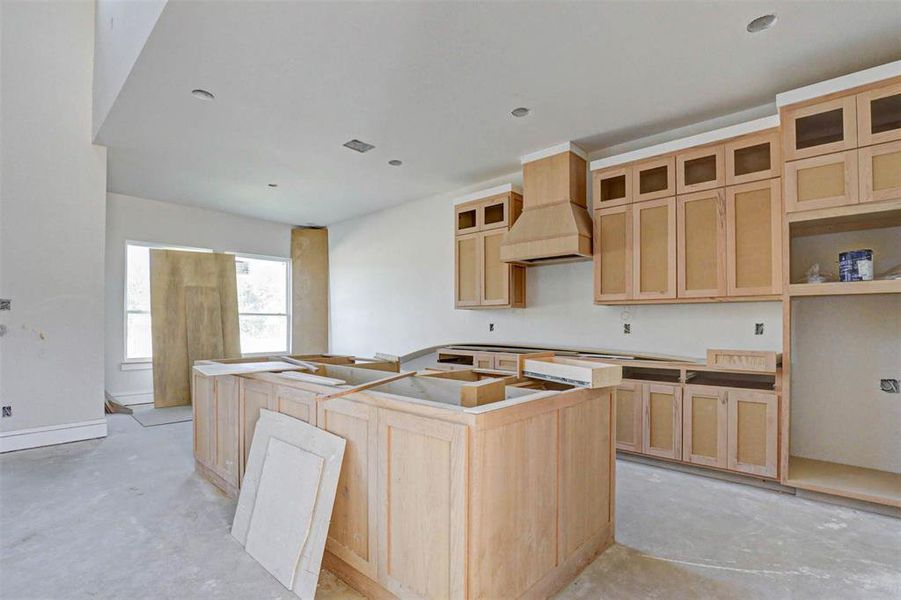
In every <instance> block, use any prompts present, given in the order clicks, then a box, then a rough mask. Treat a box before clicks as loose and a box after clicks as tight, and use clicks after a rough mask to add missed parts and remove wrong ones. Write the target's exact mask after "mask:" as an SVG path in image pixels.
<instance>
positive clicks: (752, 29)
mask: <svg viewBox="0 0 901 600" xmlns="http://www.w3.org/2000/svg"><path fill="white" fill-rule="evenodd" d="M775 22H776V15H763V16H762V17H757V18H756V19H754V20H753V21H751V22H750V23H748V27H747V30H748V33H759V32H761V31H763V30H765V29H769V28H770V27H772V26H773V23H775Z"/></svg>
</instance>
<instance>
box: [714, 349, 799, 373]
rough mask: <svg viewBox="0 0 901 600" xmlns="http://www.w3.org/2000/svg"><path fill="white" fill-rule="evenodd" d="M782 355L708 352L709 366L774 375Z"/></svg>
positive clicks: (761, 351) (767, 352)
mask: <svg viewBox="0 0 901 600" xmlns="http://www.w3.org/2000/svg"><path fill="white" fill-rule="evenodd" d="M781 361H782V354H780V353H779V352H771V351H766V350H719V349H714V348H709V349H708V350H707V366H708V367H715V368H718V369H729V370H730V371H754V372H766V373H774V372H775V371H776V367H777V366H778V365H779V364H780V362H781Z"/></svg>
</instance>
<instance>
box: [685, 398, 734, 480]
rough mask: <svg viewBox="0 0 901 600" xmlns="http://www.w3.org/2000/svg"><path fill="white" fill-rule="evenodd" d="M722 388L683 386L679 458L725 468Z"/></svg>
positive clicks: (725, 419)
mask: <svg viewBox="0 0 901 600" xmlns="http://www.w3.org/2000/svg"><path fill="white" fill-rule="evenodd" d="M727 412H728V407H727V405H726V391H725V390H724V389H722V388H714V387H703V386H685V391H684V395H683V398H682V460H684V461H686V462H690V463H695V464H699V465H708V466H711V467H720V468H723V469H725V468H726V467H727V465H728V461H727V460H726V454H727V450H728V448H727V444H726V437H727V434H728V419H727Z"/></svg>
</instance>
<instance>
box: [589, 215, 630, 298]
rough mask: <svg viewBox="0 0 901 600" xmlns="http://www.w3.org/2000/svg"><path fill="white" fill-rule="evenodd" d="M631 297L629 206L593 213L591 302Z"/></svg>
mask: <svg viewBox="0 0 901 600" xmlns="http://www.w3.org/2000/svg"><path fill="white" fill-rule="evenodd" d="M631 298H632V207H631V206H628V205H623V206H618V207H615V208H604V209H601V210H596V211H594V299H595V301H596V302H604V301H608V300H628V299H631Z"/></svg>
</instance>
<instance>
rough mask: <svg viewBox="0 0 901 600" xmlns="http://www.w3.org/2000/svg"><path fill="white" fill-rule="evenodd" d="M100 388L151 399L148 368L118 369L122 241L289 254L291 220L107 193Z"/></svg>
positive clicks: (130, 398)
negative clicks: (103, 356) (102, 380)
mask: <svg viewBox="0 0 901 600" xmlns="http://www.w3.org/2000/svg"><path fill="white" fill-rule="evenodd" d="M106 221H107V228H106V248H107V252H106V391H107V392H108V393H109V394H110V395H112V396H113V397H114V398H116V400H118V401H120V402H123V403H126V404H134V403H138V402H152V401H153V397H152V394H153V372H152V371H151V370H150V365H149V363H148V364H145V365H143V368H141V369H139V370H122V369H123V367H122V363H123V361H124V360H125V315H124V312H125V308H124V304H125V242H126V241H137V242H156V243H161V244H173V245H178V246H195V247H199V248H210V249H212V250H214V251H216V252H241V253H247V254H263V255H266V256H279V257H284V258H289V257H290V256H291V226H290V225H285V224H283V223H273V222H271V221H261V220H258V219H249V218H246V217H239V216H236V215H231V214H227V213H223V212H218V211H213V210H206V209H202V208H194V207H189V206H182V205H179V204H171V203H168V202H159V201H157V200H147V199H144V198H135V197H133V196H125V195H122V194H108V195H107V208H106Z"/></svg>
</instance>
